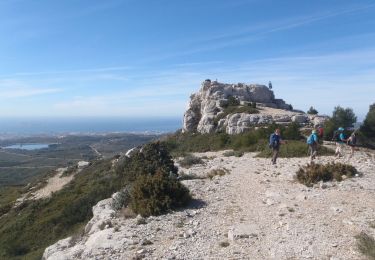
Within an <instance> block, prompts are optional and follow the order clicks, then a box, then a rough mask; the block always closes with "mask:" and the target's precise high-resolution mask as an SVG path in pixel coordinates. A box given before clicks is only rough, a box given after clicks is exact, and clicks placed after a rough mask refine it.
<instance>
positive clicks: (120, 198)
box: [111, 188, 130, 210]
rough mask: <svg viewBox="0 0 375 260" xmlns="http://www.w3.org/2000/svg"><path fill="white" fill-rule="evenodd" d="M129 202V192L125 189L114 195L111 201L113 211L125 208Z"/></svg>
mask: <svg viewBox="0 0 375 260" xmlns="http://www.w3.org/2000/svg"><path fill="white" fill-rule="evenodd" d="M129 202H130V192H129V189H127V188H125V189H123V190H121V191H119V192H117V193H116V195H115V196H114V198H113V201H112V205H111V206H112V208H113V209H114V210H120V209H122V208H123V207H126V206H127V205H128V204H129Z"/></svg>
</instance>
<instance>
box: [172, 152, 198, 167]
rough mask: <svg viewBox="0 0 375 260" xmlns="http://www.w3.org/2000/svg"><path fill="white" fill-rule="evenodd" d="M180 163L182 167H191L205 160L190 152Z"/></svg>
mask: <svg viewBox="0 0 375 260" xmlns="http://www.w3.org/2000/svg"><path fill="white" fill-rule="evenodd" d="M178 163H179V164H180V165H181V166H182V167H185V168H189V167H191V166H193V165H195V164H203V163H204V161H203V160H202V159H201V158H199V157H197V156H194V155H192V154H188V155H186V156H185V157H184V158H183V159H182V160H180V161H179V162H178Z"/></svg>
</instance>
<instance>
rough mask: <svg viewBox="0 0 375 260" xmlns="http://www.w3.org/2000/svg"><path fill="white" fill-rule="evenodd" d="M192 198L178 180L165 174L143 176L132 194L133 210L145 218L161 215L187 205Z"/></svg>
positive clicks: (136, 183) (135, 184)
mask: <svg viewBox="0 0 375 260" xmlns="http://www.w3.org/2000/svg"><path fill="white" fill-rule="evenodd" d="M190 199H191V197H190V194H189V190H188V189H187V188H186V187H185V186H184V185H182V184H181V183H180V182H179V181H177V180H176V179H172V178H169V177H168V176H167V175H166V174H165V173H163V172H157V173H156V174H154V175H142V176H140V177H139V178H138V179H137V180H136V181H135V183H134V185H133V188H132V192H131V208H132V209H133V211H134V212H135V213H137V214H140V215H142V216H143V217H147V216H151V215H160V214H163V213H166V212H168V211H169V210H170V209H175V208H179V207H182V206H184V205H186V204H187V203H188V202H189V201H190Z"/></svg>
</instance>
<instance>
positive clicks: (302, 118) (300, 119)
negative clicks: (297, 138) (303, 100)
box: [292, 114, 309, 124]
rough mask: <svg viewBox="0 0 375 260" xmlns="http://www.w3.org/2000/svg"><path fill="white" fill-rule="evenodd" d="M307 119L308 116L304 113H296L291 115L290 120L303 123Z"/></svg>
mask: <svg viewBox="0 0 375 260" xmlns="http://www.w3.org/2000/svg"><path fill="white" fill-rule="evenodd" d="M308 121H309V117H308V116H307V115H304V114H297V115H294V116H292V122H295V123H299V124H303V123H307V122H308Z"/></svg>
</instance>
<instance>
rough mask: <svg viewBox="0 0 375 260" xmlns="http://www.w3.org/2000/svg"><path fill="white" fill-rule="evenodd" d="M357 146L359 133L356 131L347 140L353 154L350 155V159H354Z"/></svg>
mask: <svg viewBox="0 0 375 260" xmlns="http://www.w3.org/2000/svg"><path fill="white" fill-rule="evenodd" d="M356 144H357V133H356V131H354V132H353V133H352V134H351V135H350V137H349V138H348V140H347V145H349V146H350V149H351V153H350V156H349V158H352V157H353V155H354V151H355V149H356Z"/></svg>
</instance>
